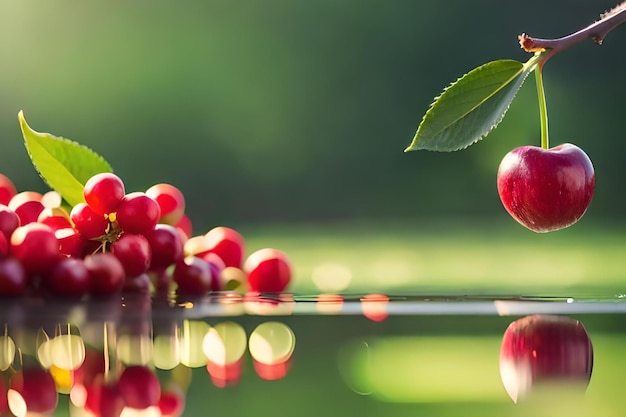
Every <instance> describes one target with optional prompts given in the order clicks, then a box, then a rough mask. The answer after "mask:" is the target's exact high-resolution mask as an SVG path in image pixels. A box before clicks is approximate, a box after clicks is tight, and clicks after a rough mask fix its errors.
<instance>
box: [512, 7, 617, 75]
mask: <svg viewBox="0 0 626 417" xmlns="http://www.w3.org/2000/svg"><path fill="white" fill-rule="evenodd" d="M624 22H626V1H623V2H622V3H620V4H619V5H617V6H616V7H614V8H613V9H611V10H609V11H608V12H606V13H604V14H602V15H601V16H600V20H598V21H596V22H594V23H592V24H591V25H589V26H587V27H586V28H583V29H581V30H579V31H578V32H575V33H572V34H571V35H567V36H564V37H562V38H557V39H540V38H533V37H530V36H528V35H526V34H525V33H523V34H521V35H519V36H518V38H519V42H520V46H521V47H522V48H523V49H524V50H525V51H526V52H543V51H546V52H545V53H544V54H543V57H542V59H541V62H540V64H539V67H538V68H539V69H540V68H541V66H543V64H545V62H546V61H547V60H548V59H550V58H551V57H552V56H554V55H555V54H557V53H559V52H561V51H563V50H565V49H567V48H569V47H571V46H574V45H576V44H579V43H581V42H583V41H585V40H586V39H591V40H593V42H595V43H596V44H598V45H601V44H602V41H604V38H605V37H606V35H607V34H608V33H609V32H610V31H612V30H613V29H615V28H616V27H618V26H619V25H621V24H622V23H624Z"/></svg>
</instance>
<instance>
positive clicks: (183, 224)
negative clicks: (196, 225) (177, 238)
mask: <svg viewBox="0 0 626 417" xmlns="http://www.w3.org/2000/svg"><path fill="white" fill-rule="evenodd" d="M175 226H176V228H177V229H178V230H180V231H181V233H182V234H183V237H184V239H183V241H186V240H187V239H189V238H190V237H191V236H193V227H192V224H191V219H190V218H189V216H187V215H186V214H183V216H182V217H181V218H180V220H179V221H178V223H176V225H175Z"/></svg>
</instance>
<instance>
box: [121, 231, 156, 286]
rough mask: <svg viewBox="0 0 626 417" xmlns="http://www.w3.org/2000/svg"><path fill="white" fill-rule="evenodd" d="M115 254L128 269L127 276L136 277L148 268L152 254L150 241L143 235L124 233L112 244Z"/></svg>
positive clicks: (125, 269) (125, 268)
mask: <svg viewBox="0 0 626 417" xmlns="http://www.w3.org/2000/svg"><path fill="white" fill-rule="evenodd" d="M111 251H112V252H113V255H115V256H116V257H117V259H119V260H120V262H121V263H122V266H123V267H124V271H126V276H129V277H136V276H137V275H141V274H143V273H144V272H146V271H147V270H148V266H150V259H151V256H152V253H151V250H150V243H148V239H146V238H145V237H144V236H142V235H137V234H129V233H124V234H123V235H122V237H120V238H119V239H118V240H116V241H115V242H113V244H112V245H111Z"/></svg>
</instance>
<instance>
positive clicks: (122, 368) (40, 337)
mask: <svg viewBox="0 0 626 417" xmlns="http://www.w3.org/2000/svg"><path fill="white" fill-rule="evenodd" d="M235 298H236V300H235ZM237 300H238V301H237ZM20 301H21V302H23V303H25V304H26V305H29V306H30V307H31V310H30V311H24V309H23V307H24V306H23V305H22V306H20V305H18V304H16V303H17V302H18V301H15V303H14V300H7V302H6V303H3V304H2V305H1V306H0V317H1V318H2V319H4V323H1V324H3V327H2V335H0V374H1V375H0V390H1V391H0V414H2V413H4V412H8V411H10V412H11V413H12V414H13V415H15V416H17V417H22V416H27V415H28V416H31V415H51V414H52V413H53V412H54V410H55V409H56V408H57V406H58V404H59V398H60V396H67V398H68V400H69V401H68V403H69V407H70V410H69V412H70V415H71V416H81V417H82V416H126V417H129V416H135V415H141V416H180V415H182V414H183V411H184V409H185V396H186V391H187V388H188V387H189V385H190V382H191V378H192V372H191V369H192V368H206V372H207V374H206V375H207V382H209V381H210V382H211V383H213V385H215V386H216V387H219V388H226V387H228V386H233V385H236V384H238V383H239V381H240V380H241V378H242V374H243V369H244V363H245V361H246V360H249V361H250V362H252V364H253V367H252V369H254V370H255V371H256V373H257V376H258V377H259V378H261V379H264V380H276V379H281V378H284V377H285V376H286V375H287V373H288V371H289V367H290V364H291V360H292V354H293V352H294V349H295V340H296V338H295V334H294V332H293V330H291V328H290V327H288V326H287V325H286V324H284V323H282V322H281V321H278V320H276V319H273V320H271V321H265V322H262V323H261V324H258V325H257V326H256V327H255V328H253V329H252V331H251V332H250V334H249V335H248V334H247V332H246V330H245V328H244V327H243V326H242V325H240V324H238V323H235V322H233V321H230V320H227V319H226V318H224V319H219V317H221V316H220V315H217V316H216V317H212V320H215V319H216V318H217V322H215V323H211V324H209V323H208V322H207V321H206V320H205V319H204V318H203V317H198V318H194V317H193V315H192V314H190V312H191V311H192V310H193V309H189V308H188V307H189V304H191V305H194V306H196V307H197V306H204V307H205V308H214V307H216V306H217V308H222V307H226V308H227V309H228V311H232V308H233V305H236V304H239V305H244V304H245V303H254V304H255V306H257V307H258V306H259V305H262V307H259V308H258V309H255V310H254V311H255V313H256V314H261V313H262V312H265V311H266V310H265V309H267V311H268V314H269V315H272V316H273V317H276V315H277V314H278V313H277V311H279V312H283V313H288V312H289V309H288V308H285V307H283V303H285V304H289V303H290V302H293V298H291V299H286V298H285V299H283V298H279V299H271V300H269V299H267V298H265V297H261V296H256V297H254V298H249V299H247V300H245V301H244V300H243V298H242V297H241V296H239V297H237V295H236V294H235V295H229V296H227V297H224V299H223V300H219V301H217V300H216V299H209V300H206V299H205V300H186V301H184V302H180V303H179V302H175V301H173V300H159V299H152V298H150V297H149V296H147V295H141V294H134V295H130V296H127V297H124V298H122V299H121V300H99V301H96V302H93V301H92V302H90V303H73V304H71V303H70V304H47V303H44V302H43V301H41V300H38V301H35V300H26V299H24V300H20ZM30 303H32V304H30ZM63 403H65V401H64V402H63Z"/></svg>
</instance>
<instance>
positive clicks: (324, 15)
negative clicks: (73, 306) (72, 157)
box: [0, 0, 626, 230]
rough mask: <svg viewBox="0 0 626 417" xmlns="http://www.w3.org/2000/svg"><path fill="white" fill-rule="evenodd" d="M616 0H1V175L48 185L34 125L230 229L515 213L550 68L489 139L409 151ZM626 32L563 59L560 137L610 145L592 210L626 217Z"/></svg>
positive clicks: (553, 72)
mask: <svg viewBox="0 0 626 417" xmlns="http://www.w3.org/2000/svg"><path fill="white" fill-rule="evenodd" d="M612 5H613V1H610V0H609V1H594V2H589V1H567V2H564V1H554V0H553V1H544V0H541V1H540V0H529V1H526V2H524V4H523V5H520V4H519V2H513V1H464V0H463V1H462V0H452V1H447V2H438V1H428V2H424V1H409V0H390V1H378V0H359V1H355V0H317V1H304V0H268V1H256V0H239V1H216V0H210V1H186V2H183V3H177V2H169V1H133V2H78V3H77V2H74V1H65V0H57V1H53V2H41V1H30V0H26V1H19V2H15V1H14V2H9V1H6V2H2V3H1V5H0V98H1V100H0V137H1V138H2V154H1V156H0V171H1V172H3V173H5V174H7V175H9V176H11V177H12V178H14V179H15V180H16V182H17V184H18V186H19V187H20V188H21V189H42V188H43V185H42V184H41V182H40V180H39V179H38V178H37V176H36V174H35V173H34V171H33V170H32V168H31V166H30V165H29V162H28V159H27V155H26V153H25V152H24V147H23V145H22V142H21V134H20V131H19V127H18V124H17V112H18V111H19V110H24V112H25V115H26V118H27V120H28V121H29V123H30V124H31V126H32V127H33V128H34V129H36V130H40V131H46V132H50V133H53V134H56V135H60V136H64V137H68V138H71V139H74V140H77V141H79V142H81V143H83V144H85V145H87V146H89V147H92V148H93V149H95V150H96V151H97V152H99V153H101V154H102V155H103V156H104V157H105V158H106V159H107V160H108V161H109V162H111V164H112V165H113V167H114V169H115V170H116V172H117V173H118V174H119V175H121V176H122V177H123V178H124V180H125V181H126V184H127V187H128V188H129V189H131V190H141V189H145V188H147V187H148V186H149V185H151V184H153V183H155V182H171V183H173V184H175V185H177V186H179V187H180V188H181V189H183V191H184V192H185V193H186V195H187V197H188V200H189V214H190V215H191V217H192V219H194V220H195V224H196V225H197V226H198V229H199V230H203V229H205V228H207V227H209V226H211V225H215V224H225V223H231V224H249V223H256V222H260V223H266V222H273V221H280V222H284V221H290V222H291V221H297V222H302V221H306V222H311V221H326V220H353V219H380V218H387V219H394V220H398V219H410V220H413V219H423V218H429V217H432V216H436V217H442V216H451V217H454V218H459V217H461V218H468V219H473V218H475V217H481V218H485V217H488V218H492V217H498V218H500V217H502V218H505V217H507V215H506V213H504V212H503V210H502V209H501V206H500V203H499V201H498V198H497V194H496V191H495V185H494V184H495V172H496V170H497V166H498V164H499V162H500V159H501V158H502V156H503V155H504V154H505V153H506V152H507V151H508V150H510V149H512V148H513V147H515V146H518V145H521V144H536V145H538V144H539V122H538V114H537V112H538V110H537V105H536V99H535V90H534V81H533V80H532V78H531V79H530V80H529V82H528V83H527V84H526V85H525V87H524V88H523V89H522V91H521V93H520V96H519V97H518V99H517V100H516V101H515V102H514V104H513V106H512V108H511V109H510V112H509V114H508V115H507V117H506V118H505V119H504V122H503V123H502V125H501V126H500V127H499V128H498V129H497V130H496V131H494V133H493V134H492V135H491V136H489V138H488V140H486V141H484V142H482V143H480V144H478V145H476V146H474V147H472V148H470V149H468V150H466V151H464V152H458V153H454V154H434V153H426V152H423V153H411V154H404V153H403V152H402V151H403V149H404V148H405V147H406V146H407V145H408V144H409V142H410V140H411V139H412V137H413V134H414V132H415V129H416V127H417V125H418V122H419V120H420V119H421V116H422V114H423V113H424V112H425V110H426V109H427V107H428V105H429V104H430V102H431V101H432V99H433V97H434V96H436V95H437V94H439V92H440V91H441V89H442V88H443V87H445V86H446V85H447V84H448V83H449V82H451V81H453V80H455V79H456V78H457V77H459V76H460V75H462V74H463V73H465V72H467V71H469V70H470V69H472V68H474V67H476V66H478V65H480V64H482V63H485V62H487V61H490V60H493V59H500V58H513V59H518V60H526V59H527V58H528V55H527V54H526V53H524V52H523V51H522V50H521V49H520V48H519V47H518V44H517V35H518V34H520V33H522V32H527V33H529V34H531V35H533V36H538V37H557V36H561V35H565V34H568V33H571V32H573V31H575V30H577V29H579V28H581V27H583V26H584V25H586V24H588V23H591V22H592V21H593V20H594V19H596V17H597V16H598V15H599V13H600V12H602V11H604V10H606V9H608V8H609V7H611V6H612ZM625 41H626V33H625V31H624V29H623V28H619V29H617V30H616V31H614V32H613V33H611V34H610V35H609V36H608V37H607V39H606V42H605V45H604V46H602V47H601V48H599V47H594V45H593V44H592V43H591V42H588V43H586V44H583V45H580V46H577V47H576V48H574V49H572V50H569V51H567V52H566V53H563V54H561V55H560V56H558V57H557V58H555V59H554V60H553V61H551V62H550V64H549V65H548V66H547V67H546V74H545V82H546V89H547V95H548V106H549V114H550V126H551V134H552V141H553V144H555V145H556V144H557V143H560V142H566V141H567V142H573V143H576V144H578V145H579V146H581V147H582V148H583V149H585V150H586V152H587V153H588V154H589V156H590V157H591V158H592V160H593V162H594V164H595V167H596V170H597V177H598V178H597V184H598V185H597V192H596V195H595V198H594V202H593V205H592V207H591V209H590V213H589V216H588V218H587V219H586V221H591V222H593V221H596V220H597V221H600V220H605V219H607V218H608V217H611V216H613V217H616V218H621V217H622V213H623V209H622V207H623V204H624V199H625V198H626V197H624V193H622V192H620V190H621V189H622V188H623V171H622V168H623V167H622V164H621V155H622V154H623V150H624V147H626V143H625V142H624V141H622V140H620V139H621V136H622V135H623V132H624V130H623V127H622V120H621V117H622V115H623V106H622V105H621V104H620V103H622V102H623V97H624V95H625V93H626V91H625V90H626V87H625V86H624V83H623V82H622V81H623V75H624V71H625V70H626V62H625V61H626V58H625V55H624V53H623V51H624V48H623V45H622V44H623V43H624V42H625Z"/></svg>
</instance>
